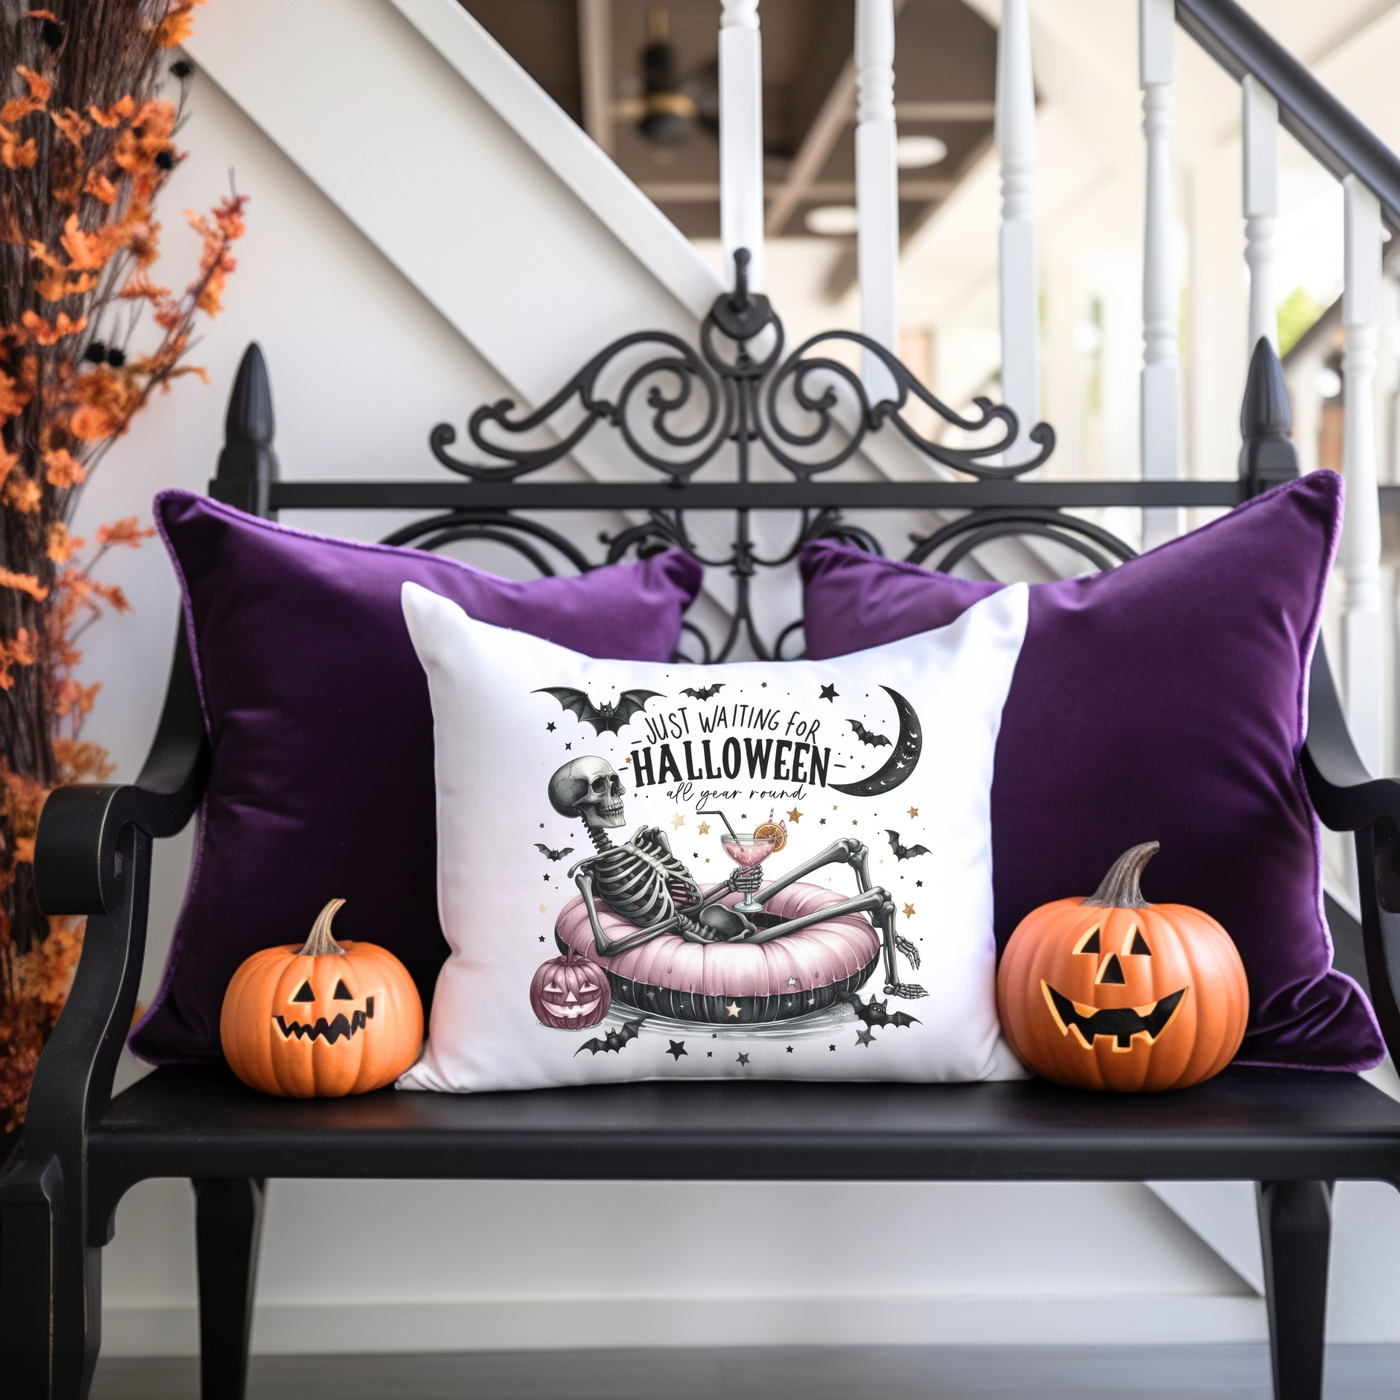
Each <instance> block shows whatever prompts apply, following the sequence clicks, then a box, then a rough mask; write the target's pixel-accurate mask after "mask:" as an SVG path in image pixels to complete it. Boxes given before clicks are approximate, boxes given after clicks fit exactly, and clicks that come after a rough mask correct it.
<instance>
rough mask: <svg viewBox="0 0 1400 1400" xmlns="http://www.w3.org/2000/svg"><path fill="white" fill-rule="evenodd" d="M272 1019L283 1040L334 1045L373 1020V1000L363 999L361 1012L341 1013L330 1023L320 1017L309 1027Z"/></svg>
mask: <svg viewBox="0 0 1400 1400" xmlns="http://www.w3.org/2000/svg"><path fill="white" fill-rule="evenodd" d="M272 1019H273V1020H274V1021H276V1022H277V1028H278V1029H279V1030H280V1031H281V1032H282V1038H283V1040H291V1039H292V1038H293V1037H295V1038H296V1039H297V1040H324V1041H325V1042H326V1044H327V1045H334V1044H335V1043H336V1041H337V1040H342V1039H344V1040H349V1039H350V1038H351V1036H353V1035H355V1034H356V1032H358V1031H362V1030H364V1028H365V1023H366V1022H367V1021H372V1020H374V998H373V997H366V998H365V1009H364V1010H363V1011H355V1012H352V1013H351V1014H350V1015H349V1016H348V1017H347V1016H346V1014H345V1013H344V1012H343V1011H342V1012H341V1013H340V1014H339V1015H338V1016H336V1017H335V1018H334V1019H333V1020H330V1021H327V1020H326V1018H325V1017H324V1016H320V1017H318V1018H317V1020H316V1022H315V1024H314V1025H310V1026H308V1025H306V1024H305V1023H304V1022H302V1021H287V1020H284V1019H283V1018H282V1017H281V1016H274V1017H273V1018H272Z"/></svg>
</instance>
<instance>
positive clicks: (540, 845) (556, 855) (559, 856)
mask: <svg viewBox="0 0 1400 1400" xmlns="http://www.w3.org/2000/svg"><path fill="white" fill-rule="evenodd" d="M535 849H536V850H537V851H543V852H544V854H545V855H547V856H548V857H549V858H550V860H563V859H564V857H565V856H566V855H568V854H569V852H570V851H572V850H573V847H572V846H565V847H564V849H563V850H562V851H551V850H550V849H549V847H548V846H546V845H545V844H544V842H543V841H536V842H535Z"/></svg>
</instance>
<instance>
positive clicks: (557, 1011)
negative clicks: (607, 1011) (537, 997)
mask: <svg viewBox="0 0 1400 1400" xmlns="http://www.w3.org/2000/svg"><path fill="white" fill-rule="evenodd" d="M600 1000H601V998H600V997H594V998H593V1000H592V1001H580V1002H575V1003H574V1004H573V1005H572V1006H554V1005H551V1006H550V1008H549V1014H550V1015H551V1016H560V1017H563V1019H564V1020H566V1021H574V1020H577V1019H578V1018H579V1017H580V1016H591V1015H592V1014H593V1012H594V1011H596V1010H597V1008H598V1003H599V1001H600Z"/></svg>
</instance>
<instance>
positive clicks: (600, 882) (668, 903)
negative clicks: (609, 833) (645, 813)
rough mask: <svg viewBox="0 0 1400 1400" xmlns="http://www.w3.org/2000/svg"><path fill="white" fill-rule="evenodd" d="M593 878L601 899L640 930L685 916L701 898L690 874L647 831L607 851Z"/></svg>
mask: <svg viewBox="0 0 1400 1400" xmlns="http://www.w3.org/2000/svg"><path fill="white" fill-rule="evenodd" d="M592 875H593V892H594V894H595V895H596V896H597V898H598V899H600V900H602V901H603V903H604V904H606V905H607V906H608V907H609V908H610V909H612V910H614V911H615V912H616V913H618V914H621V915H622V917H623V918H624V919H626V920H627V921H628V922H629V923H633V924H636V925H637V927H638V928H650V927H651V925H652V924H656V923H660V922H661V921H662V920H663V919H669V918H671V916H672V915H673V914H676V913H678V912H680V913H683V912H684V911H685V910H686V909H687V908H688V907H689V906H690V905H692V904H694V903H695V902H696V901H697V900H698V899H699V898H700V887H699V886H698V885H697V884H696V883H695V881H694V880H693V879H692V878H691V874H690V872H689V871H688V870H687V869H686V868H685V866H683V865H682V864H681V863H680V861H678V860H677V859H676V858H675V856H673V855H672V854H671V853H670V852H669V851H668V850H666V848H665V847H664V846H662V845H661V844H660V843H659V842H657V841H655V840H653V839H651V838H650V837H649V836H648V835H647V833H645V832H638V833H637V835H636V836H635V837H634V838H633V839H632V840H631V841H629V842H627V843H626V844H625V845H622V846H613V847H611V848H610V849H609V850H607V851H604V852H603V853H602V854H601V855H600V856H599V857H598V858H597V860H595V861H594V862H593V865H592Z"/></svg>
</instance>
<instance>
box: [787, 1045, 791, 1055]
mask: <svg viewBox="0 0 1400 1400" xmlns="http://www.w3.org/2000/svg"><path fill="white" fill-rule="evenodd" d="M787 1052H788V1054H789V1055H791V1054H792V1046H791V1045H789V1046H788V1047H787Z"/></svg>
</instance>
